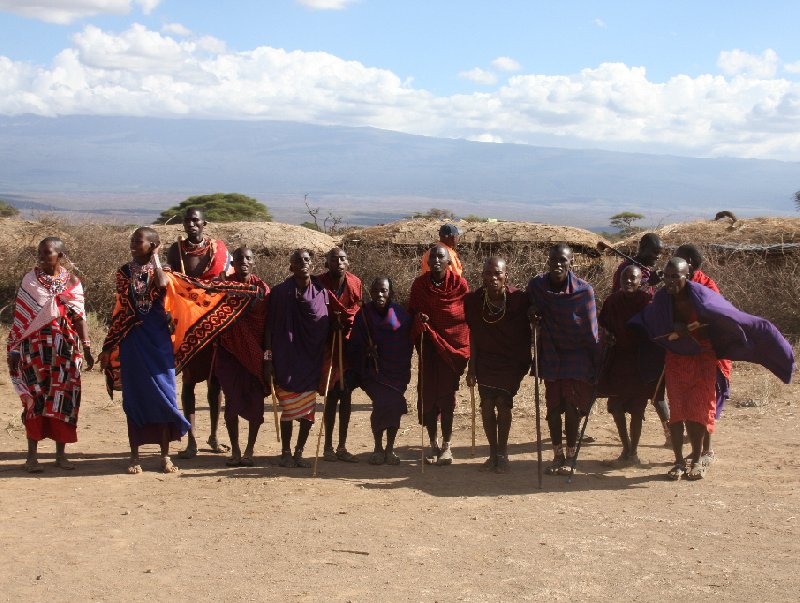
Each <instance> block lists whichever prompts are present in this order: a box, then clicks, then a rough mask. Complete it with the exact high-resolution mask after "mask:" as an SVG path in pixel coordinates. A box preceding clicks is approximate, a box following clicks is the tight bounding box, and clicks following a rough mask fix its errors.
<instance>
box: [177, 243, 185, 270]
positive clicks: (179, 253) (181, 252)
mask: <svg viewBox="0 0 800 603" xmlns="http://www.w3.org/2000/svg"><path fill="white" fill-rule="evenodd" d="M178 257H179V258H180V260H181V274H186V268H185V267H184V265H183V235H178Z"/></svg>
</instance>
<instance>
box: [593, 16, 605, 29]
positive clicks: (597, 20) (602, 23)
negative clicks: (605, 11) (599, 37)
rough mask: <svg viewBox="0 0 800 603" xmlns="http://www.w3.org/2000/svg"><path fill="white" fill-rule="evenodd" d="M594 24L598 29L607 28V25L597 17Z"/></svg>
mask: <svg viewBox="0 0 800 603" xmlns="http://www.w3.org/2000/svg"><path fill="white" fill-rule="evenodd" d="M594 24H595V27H599V28H600V29H605V28H606V27H608V24H607V23H606V22H605V21H603V20H602V19H600V18H599V17H598V18H597V19H595V20H594Z"/></svg>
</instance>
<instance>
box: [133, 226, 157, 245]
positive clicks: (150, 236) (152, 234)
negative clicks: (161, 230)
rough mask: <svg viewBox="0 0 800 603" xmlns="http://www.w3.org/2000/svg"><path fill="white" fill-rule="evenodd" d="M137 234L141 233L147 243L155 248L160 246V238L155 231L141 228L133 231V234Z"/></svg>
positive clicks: (147, 227) (145, 227)
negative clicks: (152, 244)
mask: <svg viewBox="0 0 800 603" xmlns="http://www.w3.org/2000/svg"><path fill="white" fill-rule="evenodd" d="M137 232H141V233H142V234H143V235H145V236H146V237H147V240H148V241H150V242H151V243H155V244H156V247H158V246H159V245H161V237H159V236H158V232H157V231H156V230H155V229H153V228H150V227H149V226H141V227H139V228H137V229H136V230H134V231H133V234H136V233H137Z"/></svg>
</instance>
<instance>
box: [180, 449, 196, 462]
mask: <svg viewBox="0 0 800 603" xmlns="http://www.w3.org/2000/svg"><path fill="white" fill-rule="evenodd" d="M196 456H197V446H187V447H186V450H181V451H180V452H179V453H178V458H179V459H183V460H187V459H193V458H194V457H196Z"/></svg>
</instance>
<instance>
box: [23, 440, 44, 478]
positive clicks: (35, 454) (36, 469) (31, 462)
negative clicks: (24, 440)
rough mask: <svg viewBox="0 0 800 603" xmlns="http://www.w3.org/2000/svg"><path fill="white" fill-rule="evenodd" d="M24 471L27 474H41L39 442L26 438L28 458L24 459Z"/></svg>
mask: <svg viewBox="0 0 800 603" xmlns="http://www.w3.org/2000/svg"><path fill="white" fill-rule="evenodd" d="M25 471H27V472H28V473H41V472H42V471H43V469H42V466H41V465H40V464H39V442H37V441H36V440H34V439H32V438H28V456H27V457H26V458H25Z"/></svg>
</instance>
